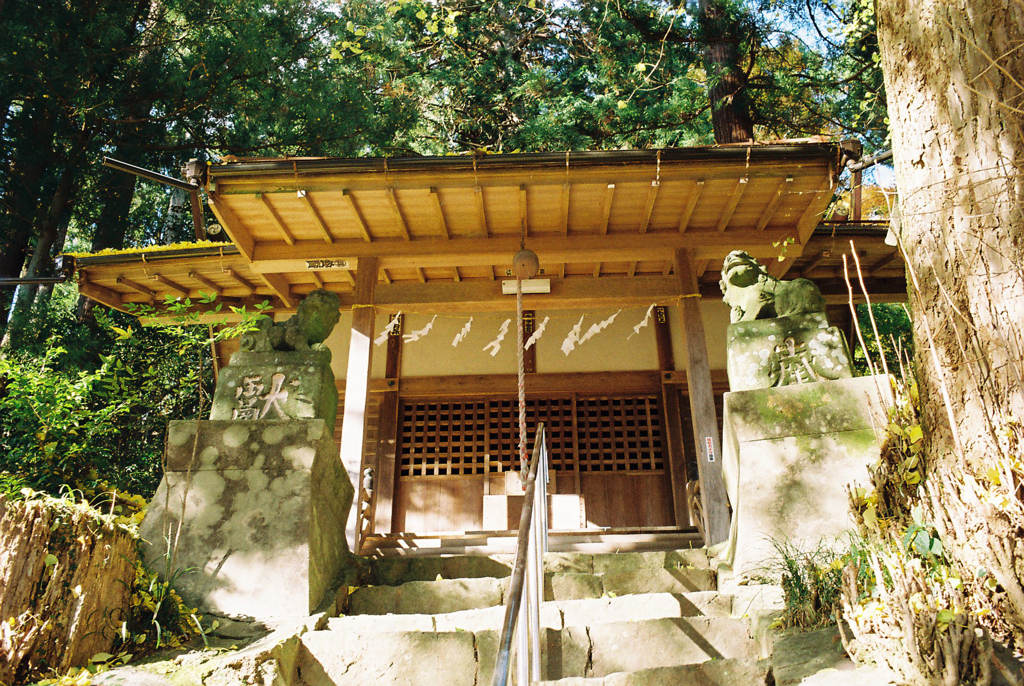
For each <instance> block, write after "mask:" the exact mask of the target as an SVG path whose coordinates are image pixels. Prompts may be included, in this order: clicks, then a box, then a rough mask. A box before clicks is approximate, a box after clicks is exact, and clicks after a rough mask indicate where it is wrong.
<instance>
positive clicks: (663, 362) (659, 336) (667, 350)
mask: <svg viewBox="0 0 1024 686" xmlns="http://www.w3.org/2000/svg"><path fill="white" fill-rule="evenodd" d="M652 314H653V316H654V342H655V345H656V346H657V348H658V369H660V370H661V371H663V372H671V371H675V368H676V361H675V356H674V354H673V352H672V329H671V328H670V326H669V320H668V308H667V307H664V306H663V305H658V306H657V307H655V308H654V312H653V313H652Z"/></svg>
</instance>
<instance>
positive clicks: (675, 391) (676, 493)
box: [654, 305, 691, 528]
mask: <svg viewBox="0 0 1024 686" xmlns="http://www.w3.org/2000/svg"><path fill="white" fill-rule="evenodd" d="M654 340H655V343H656V345H657V348H658V370H659V371H661V409H662V412H663V413H664V419H663V422H664V424H663V425H664V427H665V438H666V446H667V448H668V460H666V462H667V464H668V474H669V479H670V480H671V484H672V510H673V513H674V518H675V523H676V526H678V527H679V528H685V527H689V526H691V522H690V509H689V507H687V502H686V482H687V481H689V476H688V475H687V473H686V450H685V448H684V447H683V425H682V414H681V413H680V411H679V387H678V386H676V384H675V383H674V379H673V376H672V372H674V371H675V368H676V363H675V358H674V356H673V354H672V332H671V330H670V329H669V322H668V308H667V307H663V306H661V305H658V306H657V307H655V308H654Z"/></svg>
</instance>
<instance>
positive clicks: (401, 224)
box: [384, 188, 412, 241]
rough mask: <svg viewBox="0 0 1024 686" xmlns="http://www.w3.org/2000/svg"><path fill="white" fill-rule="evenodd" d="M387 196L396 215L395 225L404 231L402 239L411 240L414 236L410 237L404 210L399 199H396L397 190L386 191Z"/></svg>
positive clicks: (389, 189)
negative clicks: (399, 203)
mask: <svg viewBox="0 0 1024 686" xmlns="http://www.w3.org/2000/svg"><path fill="white" fill-rule="evenodd" d="M384 192H385V194H386V195H387V196H388V203H389V204H390V205H391V209H392V210H393V211H394V213H395V223H397V224H398V228H399V229H401V230H402V237H403V238H404V239H405V240H407V241H408V240H411V239H412V236H410V235H409V226H408V224H406V223H405V216H404V215H403V214H402V208H401V207H399V206H398V198H397V197H395V189H394V188H388V189H385V191H384Z"/></svg>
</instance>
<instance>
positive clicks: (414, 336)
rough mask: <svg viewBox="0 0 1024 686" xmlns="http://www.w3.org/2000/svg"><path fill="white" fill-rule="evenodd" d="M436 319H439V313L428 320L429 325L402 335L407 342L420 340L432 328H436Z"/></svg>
mask: <svg viewBox="0 0 1024 686" xmlns="http://www.w3.org/2000/svg"><path fill="white" fill-rule="evenodd" d="M435 319H437V315H436V314H435V315H434V317H433V319H431V320H430V321H429V322H427V325H426V326H424V327H423V328H422V329H417V330H416V331H413V332H411V333H407V334H405V335H404V336H402V338H403V339H404V340H405V342H406V343H412V342H413V341H418V340H419V339H421V338H423V337H424V336H426V335H427V334H428V333H430V330H431V329H433V328H434V320H435Z"/></svg>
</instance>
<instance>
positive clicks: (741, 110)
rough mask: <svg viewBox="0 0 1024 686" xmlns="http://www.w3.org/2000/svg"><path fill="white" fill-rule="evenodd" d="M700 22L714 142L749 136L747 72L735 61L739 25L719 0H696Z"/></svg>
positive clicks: (751, 135) (751, 130) (751, 131)
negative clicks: (698, 3) (698, 5)
mask: <svg viewBox="0 0 1024 686" xmlns="http://www.w3.org/2000/svg"><path fill="white" fill-rule="evenodd" d="M700 26H701V29H702V31H703V34H704V43H705V45H704V72H705V73H706V74H707V81H708V87H707V88H708V100H709V101H710V103H711V124H712V126H713V127H714V132H715V142H716V143H742V142H745V141H750V140H753V139H754V119H753V114H752V112H751V108H750V99H749V97H748V94H747V74H746V72H744V71H743V69H742V68H741V67H740V64H739V49H738V46H739V40H738V38H739V36H738V34H739V32H740V30H741V29H740V28H739V26H738V23H737V21H736V18H735V17H734V16H732V15H730V14H729V11H728V9H727V8H726V7H725V6H724V5H723V3H722V1H721V0H700Z"/></svg>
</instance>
